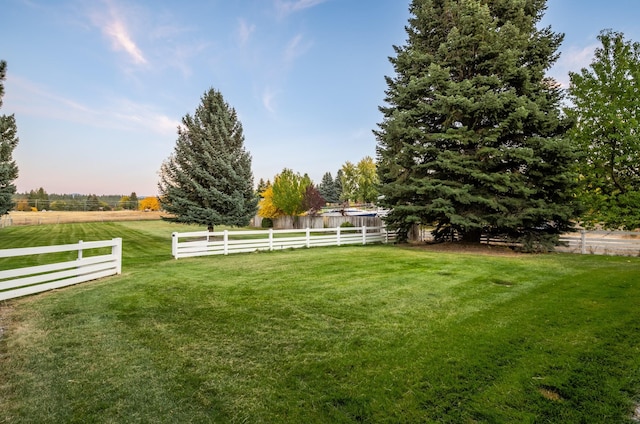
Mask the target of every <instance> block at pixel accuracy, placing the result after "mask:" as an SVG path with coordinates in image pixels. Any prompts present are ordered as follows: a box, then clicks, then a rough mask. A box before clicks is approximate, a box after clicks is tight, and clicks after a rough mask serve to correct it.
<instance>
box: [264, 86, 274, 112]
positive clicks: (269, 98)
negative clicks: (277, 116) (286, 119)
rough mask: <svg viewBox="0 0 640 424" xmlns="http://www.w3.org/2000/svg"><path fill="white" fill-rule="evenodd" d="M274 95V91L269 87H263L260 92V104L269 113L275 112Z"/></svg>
mask: <svg viewBox="0 0 640 424" xmlns="http://www.w3.org/2000/svg"><path fill="white" fill-rule="evenodd" d="M275 96H276V93H275V92H274V91H273V90H272V89H271V88H270V87H267V88H265V90H264V91H263V92H262V105H263V106H264V108H265V109H266V110H268V111H269V112H270V113H275V112H276V105H275Z"/></svg>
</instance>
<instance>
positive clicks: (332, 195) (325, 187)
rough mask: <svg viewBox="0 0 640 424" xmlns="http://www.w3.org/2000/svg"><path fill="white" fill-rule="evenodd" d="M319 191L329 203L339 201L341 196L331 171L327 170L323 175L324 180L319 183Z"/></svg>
mask: <svg viewBox="0 0 640 424" xmlns="http://www.w3.org/2000/svg"><path fill="white" fill-rule="evenodd" d="M318 192H320V195H321V196H322V197H323V198H324V199H325V200H326V201H327V203H338V202H339V201H340V196H338V190H337V189H336V185H335V183H334V181H333V177H332V176H331V172H325V173H324V175H323V176H322V181H321V182H320V184H319V185H318Z"/></svg>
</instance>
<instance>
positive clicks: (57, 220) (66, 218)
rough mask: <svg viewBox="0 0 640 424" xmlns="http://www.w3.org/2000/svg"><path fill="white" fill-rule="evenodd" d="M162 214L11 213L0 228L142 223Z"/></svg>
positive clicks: (138, 212) (107, 212) (123, 212)
mask: <svg viewBox="0 0 640 424" xmlns="http://www.w3.org/2000/svg"><path fill="white" fill-rule="evenodd" d="M163 214H164V215H166V213H163V212H158V211H154V212H144V211H130V210H122V211H93V212H82V211H80V212H78V211H69V212H67V211H46V212H44V211H41V212H18V211H12V212H10V213H9V215H8V216H3V217H1V218H0V228H1V227H7V226H11V225H42V224H64V223H70V222H110V221H142V220H153V219H160V216H161V215H163Z"/></svg>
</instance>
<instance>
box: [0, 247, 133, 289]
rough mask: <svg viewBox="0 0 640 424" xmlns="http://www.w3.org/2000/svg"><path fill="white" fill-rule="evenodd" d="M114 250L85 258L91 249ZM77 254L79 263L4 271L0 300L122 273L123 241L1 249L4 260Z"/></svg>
mask: <svg viewBox="0 0 640 424" xmlns="http://www.w3.org/2000/svg"><path fill="white" fill-rule="evenodd" d="M109 247H110V248H111V253H109V254H99V253H100V252H98V254H96V255H94V256H87V257H84V255H83V251H86V250H89V249H100V248H109ZM71 251H77V252H78V257H77V259H75V260H71V261H64V262H56V263H50V264H46V265H37V266H29V267H23V268H15V269H7V270H0V300H5V299H12V298H14V297H20V296H26V295H29V294H34V293H40V292H43V291H47V290H52V289H57V288H61V287H65V286H69V285H72V284H78V283H83V282H86V281H90V280H96V279H98V278H103V277H108V276H110V275H116V274H120V273H121V272H122V239H121V238H114V239H112V240H106V241H89V242H82V241H80V242H78V243H76V244H65V245H58V246H41V247H25V248H18V249H1V250H0V259H2V258H12V257H17V256H30V255H43V254H50V253H59V252H71Z"/></svg>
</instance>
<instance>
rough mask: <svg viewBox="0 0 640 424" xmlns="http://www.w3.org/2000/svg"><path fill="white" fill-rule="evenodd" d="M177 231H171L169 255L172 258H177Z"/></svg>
mask: <svg viewBox="0 0 640 424" xmlns="http://www.w3.org/2000/svg"><path fill="white" fill-rule="evenodd" d="M178 238H179V236H178V233H176V232H173V233H171V255H172V256H173V258H174V259H178Z"/></svg>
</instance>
